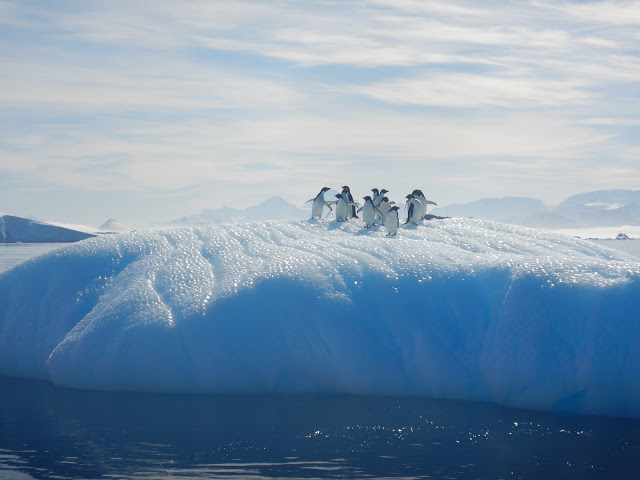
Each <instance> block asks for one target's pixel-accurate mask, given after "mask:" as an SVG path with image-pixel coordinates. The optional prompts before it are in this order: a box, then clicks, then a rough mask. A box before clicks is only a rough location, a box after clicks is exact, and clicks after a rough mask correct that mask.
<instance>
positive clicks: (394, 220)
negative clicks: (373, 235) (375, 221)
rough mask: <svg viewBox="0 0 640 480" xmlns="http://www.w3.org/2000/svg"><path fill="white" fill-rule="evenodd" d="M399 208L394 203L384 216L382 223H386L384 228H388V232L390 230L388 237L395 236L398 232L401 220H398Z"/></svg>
mask: <svg viewBox="0 0 640 480" xmlns="http://www.w3.org/2000/svg"><path fill="white" fill-rule="evenodd" d="M398 210H399V207H397V206H396V205H394V206H393V207H391V208H390V209H389V211H388V212H387V214H386V215H385V216H384V220H383V222H382V224H383V225H384V228H386V229H387V232H389V233H388V234H387V237H389V236H391V237H395V236H396V233H397V232H398V227H399V225H400V221H399V220H398Z"/></svg>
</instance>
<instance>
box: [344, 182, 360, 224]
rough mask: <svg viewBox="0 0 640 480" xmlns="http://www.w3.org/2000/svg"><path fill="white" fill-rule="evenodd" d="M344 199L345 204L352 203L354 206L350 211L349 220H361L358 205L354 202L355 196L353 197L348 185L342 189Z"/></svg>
mask: <svg viewBox="0 0 640 480" xmlns="http://www.w3.org/2000/svg"><path fill="white" fill-rule="evenodd" d="M342 198H344V201H345V202H347V203H349V202H351V203H352V204H353V205H351V208H350V209H349V218H360V217H358V215H357V214H356V203H355V202H354V201H353V195H351V189H350V188H349V187H348V186H347V185H345V186H343V187H342Z"/></svg>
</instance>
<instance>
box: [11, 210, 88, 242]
mask: <svg viewBox="0 0 640 480" xmlns="http://www.w3.org/2000/svg"><path fill="white" fill-rule="evenodd" d="M90 237H95V235H94V234H91V233H88V232H81V231H78V230H73V229H71V228H65V227H59V226H57V225H52V224H50V223H44V222H38V221H36V220H30V219H28V218H22V217H14V216H12V215H0V243H17V242H24V243H55V242H77V241H79V240H84V239H85V238H90Z"/></svg>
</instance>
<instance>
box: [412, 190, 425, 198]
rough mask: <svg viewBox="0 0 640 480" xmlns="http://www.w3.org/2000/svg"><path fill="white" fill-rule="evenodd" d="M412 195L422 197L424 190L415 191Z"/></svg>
mask: <svg viewBox="0 0 640 480" xmlns="http://www.w3.org/2000/svg"><path fill="white" fill-rule="evenodd" d="M411 194H412V195H415V196H416V197H417V196H420V195H423V193H422V190H414V191H413V192H411Z"/></svg>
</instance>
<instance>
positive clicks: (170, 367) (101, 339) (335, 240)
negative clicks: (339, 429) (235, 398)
mask: <svg viewBox="0 0 640 480" xmlns="http://www.w3.org/2000/svg"><path fill="white" fill-rule="evenodd" d="M638 318H640V263H638V262H637V259H634V258H633V257H631V256H627V255H626V254H624V253H622V252H617V251H613V250H610V249H607V248H605V247H601V246H599V245H597V244H594V243H590V242H587V241H582V240H579V239H574V238H570V237H567V236H562V235H556V234H549V233H543V232H540V231H536V230H532V229H526V228H522V227H517V226H513V225H506V224H500V223H493V222H489V221H481V220H473V219H464V220H462V219H448V220H440V221H432V222H428V223H426V224H425V225H418V226H412V227H404V228H402V229H401V231H400V232H399V233H398V236H397V237H395V238H391V237H386V236H385V232H384V231H383V230H379V229H377V228H376V227H374V228H373V229H372V230H371V231H367V230H365V229H363V228H362V223H361V222H359V221H350V222H345V223H343V224H338V223H337V222H334V221H325V220H320V221H312V220H308V221H302V220H301V221H283V222H255V223H248V224H242V225H239V224H238V225H216V226H207V227H191V228H176V229H171V230H158V231H147V232H136V233H128V234H123V235H116V236H101V237H97V238H92V239H89V240H85V241H82V242H79V243H76V244H73V245H69V246H66V247H64V248H61V249H58V250H55V251H53V252H50V253H48V254H45V255H43V256H40V257H38V258H35V259H32V260H30V261H28V262H25V263H23V264H21V265H18V266H16V267H14V268H12V269H9V270H7V271H5V272H4V273H2V274H0V331H1V335H0V374H4V375H11V376H24V377H30V378H41V379H50V380H51V381H53V382H54V383H55V384H57V385H62V386H67V387H73V388H84V389H106V390H141V391H158V392H196V393H227V392H301V391H304V392H307V391H308V392H346V393H354V394H414V395H429V396H435V397H448V398H459V399H476V400H486V401H492V402H497V403H500V404H504V405H510V406H518V407H530V408H537V409H559V410H567V411H573V412H580V413H599V414H609V415H622V416H634V417H640V382H638V381H637V372H638V370H639V368H640V351H639V349H638V348H637V345H638V341H639V339H640V322H638V321H637V319H638Z"/></svg>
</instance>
